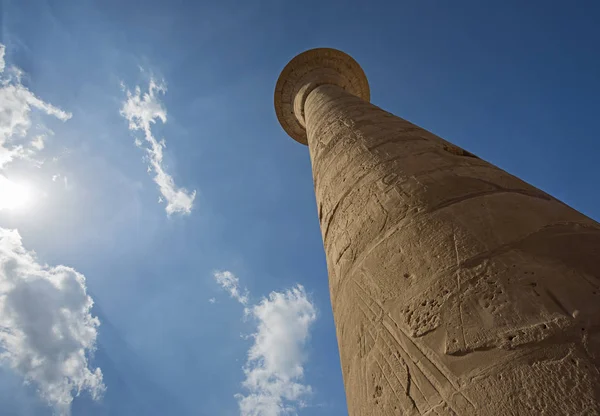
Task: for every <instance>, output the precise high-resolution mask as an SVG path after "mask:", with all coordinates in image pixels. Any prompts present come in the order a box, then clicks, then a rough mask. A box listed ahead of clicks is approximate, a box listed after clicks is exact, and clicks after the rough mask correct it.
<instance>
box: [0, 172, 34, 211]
mask: <svg viewBox="0 0 600 416" xmlns="http://www.w3.org/2000/svg"><path fill="white" fill-rule="evenodd" d="M32 200H33V192H32V189H31V187H30V186H29V185H27V184H26V183H15V182H12V181H10V180H8V179H7V178H5V177H4V176H0V210H3V209H8V210H18V209H23V208H26V207H27V206H28V205H30V204H31V202H32Z"/></svg>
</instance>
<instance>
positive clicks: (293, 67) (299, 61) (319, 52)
mask: <svg viewBox="0 0 600 416" xmlns="http://www.w3.org/2000/svg"><path fill="white" fill-rule="evenodd" d="M319 69H325V70H328V71H331V70H334V71H335V72H337V73H338V74H339V82H337V85H338V86H339V87H341V88H343V89H344V90H346V91H347V92H349V93H350V94H353V95H356V96H357V97H360V98H362V99H363V100H366V101H370V98H371V92H370V89H369V82H368V80H367V76H366V75H365V73H364V71H363V69H362V68H361V67H360V65H359V64H358V62H356V61H355V60H354V58H352V57H351V56H350V55H348V54H347V53H345V52H342V51H340V50H337V49H333V48H315V49H309V50H307V51H305V52H302V53H301V54H299V55H296V56H295V57H294V58H293V59H292V60H291V61H290V62H288V64H287V65H286V66H285V68H283V71H281V74H280V75H279V79H278V80H277V84H276V86H275V113H276V114H277V119H278V120H279V123H280V124H281V127H283V129H284V130H285V132H286V133H287V134H288V135H289V136H290V137H292V139H294V140H296V141H297V142H299V143H302V144H308V141H307V137H306V130H305V129H304V127H302V126H301V125H300V123H299V122H298V120H297V119H296V116H295V114H294V98H295V97H294V91H297V90H298V88H299V87H301V86H302V85H299V84H300V83H301V82H303V81H305V80H306V76H307V75H308V74H310V73H315V74H318V73H317V72H315V71H316V70H319ZM314 82H316V83H318V82H319V80H318V77H316V78H315V80H314ZM324 83H327V84H331V83H332V82H331V79H328V80H327V82H324Z"/></svg>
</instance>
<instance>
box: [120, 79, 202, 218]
mask: <svg viewBox="0 0 600 416" xmlns="http://www.w3.org/2000/svg"><path fill="white" fill-rule="evenodd" d="M166 91H167V87H166V84H165V83H164V81H156V80H155V79H153V78H151V79H150V83H149V85H148V91H147V92H144V93H142V90H141V88H140V87H139V86H137V87H136V88H135V89H134V91H130V90H126V93H127V99H126V100H125V102H124V103H123V106H122V108H121V115H122V116H123V117H125V118H126V119H127V120H128V121H129V129H130V130H133V131H136V130H141V131H143V132H144V142H145V144H146V146H144V142H142V140H140V139H139V138H136V139H135V144H136V145H137V146H138V147H141V148H143V149H145V150H146V154H147V157H148V162H149V167H148V168H149V171H150V172H154V182H156V184H157V185H158V188H159V190H160V193H161V194H162V196H163V197H164V199H165V200H166V202H167V206H166V211H167V214H173V213H183V214H189V213H190V212H191V211H192V206H193V203H194V199H195V198H196V191H192V192H189V191H187V190H186V189H184V188H178V187H177V186H176V185H175V181H174V180H173V177H172V176H171V175H169V174H168V173H166V171H165V168H164V166H163V149H164V148H165V146H166V142H165V140H164V139H163V140H160V141H159V140H157V139H156V138H155V137H154V135H153V134H152V125H153V124H155V123H156V121H157V120H160V121H161V122H162V123H166V122H167V110H166V108H165V106H164V105H163V103H162V101H161V100H160V95H161V94H165V93H166Z"/></svg>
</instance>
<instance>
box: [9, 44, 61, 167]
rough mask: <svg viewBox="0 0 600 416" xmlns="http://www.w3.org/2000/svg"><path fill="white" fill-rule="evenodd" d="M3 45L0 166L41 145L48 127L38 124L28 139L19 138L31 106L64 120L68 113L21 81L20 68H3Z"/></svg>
mask: <svg viewBox="0 0 600 416" xmlns="http://www.w3.org/2000/svg"><path fill="white" fill-rule="evenodd" d="M5 51H6V48H5V46H4V45H2V44H0V169H2V168H4V167H5V166H6V165H7V164H8V163H10V162H12V161H13V160H14V159H16V158H26V157H30V156H31V155H32V154H34V153H35V152H36V151H39V150H42V149H43V147H44V139H45V137H46V135H47V134H52V131H51V130H49V129H47V128H42V130H45V131H43V133H41V134H38V135H37V136H36V137H35V138H34V139H33V141H32V142H31V143H30V147H27V146H25V145H24V144H23V143H22V142H23V141H24V139H25V138H26V137H27V135H28V133H29V131H30V129H31V126H32V119H31V117H32V110H37V111H39V112H41V113H42V114H45V115H48V116H52V117H55V118H57V119H59V120H61V121H67V120H68V119H70V118H71V116H72V114H71V113H68V112H66V111H63V110H61V109H60V108H58V107H55V106H54V105H52V104H50V103H47V102H45V101H43V100H42V99H40V98H39V97H37V96H36V95H35V94H34V93H32V92H31V91H30V90H29V89H28V88H27V87H25V86H24V85H23V84H22V83H21V75H22V71H21V70H20V69H19V68H16V67H9V68H8V69H6V63H5V60H4V55H5Z"/></svg>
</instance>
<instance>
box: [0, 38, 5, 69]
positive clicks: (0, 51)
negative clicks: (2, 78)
mask: <svg viewBox="0 0 600 416" xmlns="http://www.w3.org/2000/svg"><path fill="white" fill-rule="evenodd" d="M5 53H6V46H4V45H3V44H1V43H0V74H1V73H2V72H4V68H6V62H5V61H4V54H5Z"/></svg>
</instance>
